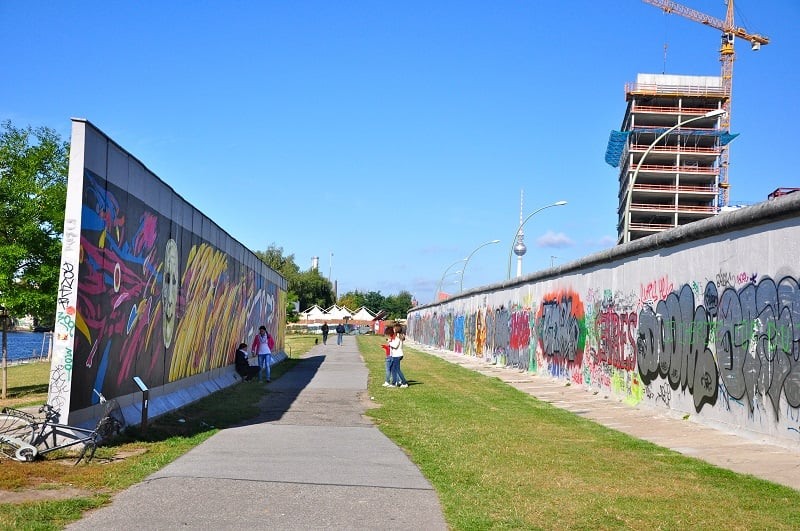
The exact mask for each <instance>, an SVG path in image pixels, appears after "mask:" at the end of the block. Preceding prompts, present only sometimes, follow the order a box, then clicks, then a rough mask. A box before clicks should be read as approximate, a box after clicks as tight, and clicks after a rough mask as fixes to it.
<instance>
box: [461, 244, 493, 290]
mask: <svg viewBox="0 0 800 531" xmlns="http://www.w3.org/2000/svg"><path fill="white" fill-rule="evenodd" d="M493 243H500V240H492V241H490V242H486V243H482V244H480V245H479V246H477V247H476V248H475V250H474V251H472V252H471V253H469V256H467V257H466V258H465V259H464V267H462V268H461V285H460V286H459V288H458V291H459V292H462V291H464V270H465V269H466V268H467V264H468V263H469V259H470V258H472V255H473V254H475V253H476V252H478V249H482V248H484V247H486V246H487V245H491V244H493Z"/></svg>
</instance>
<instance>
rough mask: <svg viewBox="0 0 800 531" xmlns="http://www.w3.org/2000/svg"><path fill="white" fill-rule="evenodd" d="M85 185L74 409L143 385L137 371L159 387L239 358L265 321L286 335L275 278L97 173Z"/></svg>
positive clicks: (72, 372) (74, 318)
mask: <svg viewBox="0 0 800 531" xmlns="http://www.w3.org/2000/svg"><path fill="white" fill-rule="evenodd" d="M83 185H84V186H83V207H82V216H81V219H82V222H81V230H80V264H79V268H78V272H77V279H76V280H77V286H79V290H78V292H77V304H76V306H75V308H64V309H63V316H62V319H69V320H70V321H71V324H70V328H71V330H72V333H73V334H74V339H73V345H74V347H73V351H72V355H71V363H70V365H69V367H65V369H64V372H65V374H64V377H63V379H64V381H68V382H70V387H71V402H70V407H71V409H80V408H82V407H86V406H89V405H91V404H92V403H96V400H97V397H96V395H95V393H93V391H92V390H93V389H97V390H99V391H101V392H102V393H103V394H104V395H105V396H107V397H114V396H119V395H124V394H127V393H131V392H135V391H136V387H135V384H134V383H133V381H132V378H133V377H134V376H139V377H140V378H141V379H142V380H144V381H145V382H146V383H147V384H148V386H149V387H151V388H152V387H157V386H160V385H164V384H166V383H169V382H173V381H176V380H179V379H181V378H186V377H188V376H193V375H196V374H200V373H202V372H205V371H208V370H210V369H214V368H218V367H223V366H225V365H229V364H231V363H232V362H233V355H234V349H235V345H237V344H238V343H239V342H240V341H247V338H249V337H251V336H252V335H254V334H255V330H256V329H257V328H258V326H260V325H261V324H266V325H267V326H268V329H269V330H270V331H271V333H272V334H273V335H276V337H282V335H279V334H277V324H278V323H280V322H282V318H281V315H280V314H281V313H282V312H281V311H280V310H279V309H280V308H283V305H281V298H282V296H281V294H280V293H279V290H278V287H277V286H276V285H275V284H272V283H269V282H267V281H266V280H265V279H264V278H263V277H262V276H260V275H257V274H256V272H255V271H253V270H251V269H249V268H247V267H245V266H244V265H243V264H241V263H240V262H238V261H236V260H235V259H234V257H232V256H230V255H227V254H225V253H223V252H222V251H220V250H218V249H215V248H214V247H213V246H212V245H210V244H209V243H208V242H206V241H203V240H202V239H201V237H200V236H198V235H197V234H194V233H193V232H191V231H189V230H187V229H185V228H183V227H181V226H180V225H178V224H177V223H175V222H174V221H172V220H170V219H169V218H166V217H164V216H161V215H160V214H158V213H157V212H155V211H154V210H152V209H151V208H149V207H148V205H147V204H145V203H144V202H143V201H141V200H140V199H138V198H136V197H135V196H133V195H131V194H128V193H126V192H124V191H123V190H121V189H119V188H118V187H116V186H115V185H113V184H111V183H109V182H107V181H105V180H104V179H101V178H100V177H98V176H97V175H94V174H92V173H91V172H89V171H87V172H86V173H85V175H84V182H83ZM62 276H65V275H63V273H62ZM69 276H70V277H71V278H74V274H70V275H69ZM70 282H71V283H73V282H74V281H73V280H71V281H70ZM280 346H281V345H279V347H280Z"/></svg>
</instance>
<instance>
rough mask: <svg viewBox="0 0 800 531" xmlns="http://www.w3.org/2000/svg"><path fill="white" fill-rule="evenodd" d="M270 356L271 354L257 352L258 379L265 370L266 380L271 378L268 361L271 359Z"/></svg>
mask: <svg viewBox="0 0 800 531" xmlns="http://www.w3.org/2000/svg"><path fill="white" fill-rule="evenodd" d="M270 358H272V355H271V354H259V355H258V368H259V369H260V370H259V371H258V379H259V380H260V379H261V373H262V372H263V371H266V373H267V381H269V380H271V378H270V361H272V360H271V359H270Z"/></svg>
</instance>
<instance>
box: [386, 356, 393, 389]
mask: <svg viewBox="0 0 800 531" xmlns="http://www.w3.org/2000/svg"><path fill="white" fill-rule="evenodd" d="M386 383H392V358H391V357H390V356H386Z"/></svg>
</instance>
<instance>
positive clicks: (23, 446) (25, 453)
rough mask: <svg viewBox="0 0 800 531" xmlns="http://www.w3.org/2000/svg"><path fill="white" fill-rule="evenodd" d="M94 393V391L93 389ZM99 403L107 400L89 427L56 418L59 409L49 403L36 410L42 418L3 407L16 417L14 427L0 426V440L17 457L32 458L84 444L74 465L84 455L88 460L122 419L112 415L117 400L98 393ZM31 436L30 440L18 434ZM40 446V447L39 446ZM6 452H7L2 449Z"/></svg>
mask: <svg viewBox="0 0 800 531" xmlns="http://www.w3.org/2000/svg"><path fill="white" fill-rule="evenodd" d="M95 392H96V393H97V391H95ZM97 394H98V396H100V399H101V403H102V404H106V411H105V414H104V415H103V416H102V417H101V419H100V420H99V421H98V423H97V425H96V426H95V427H94V428H92V429H89V428H82V427H78V426H70V425H68V424H62V423H60V422H58V412H57V411H56V410H55V409H54V408H53V407H52V406H51V405H49V404H45V405H43V406H42V407H41V408H40V409H39V413H43V414H44V418H37V417H34V416H33V415H31V414H29V413H26V412H24V411H20V410H17V409H12V408H3V410H2V415H3V416H4V417H6V418H14V419H18V420H15V421H14V422H13V424H14V425H15V426H14V431H3V430H0V444H2V445H3V446H5V447H6V449H8V448H11V449H13V450H14V452H13V455H11V454H9V455H11V456H12V457H14V459H17V460H18V461H33V460H34V459H35V458H36V456H37V455H45V454H48V453H50V452H55V451H57V450H64V449H67V448H71V447H73V446H77V445H79V444H80V445H83V446H82V448H81V450H80V454H79V455H78V460H77V461H76V462H75V464H76V465H77V464H78V463H80V462H81V461H82V460H83V459H84V457H86V456H87V453H86V452H87V451H89V454H88V457H86V461H91V460H92V458H93V457H94V453H95V450H97V445H98V443H99V442H100V441H101V440H102V439H103V438H105V437H106V436H108V435H111V434H112V433H114V432H116V433H119V432H120V431H121V429H122V427H123V425H124V424H123V423H122V422H120V420H119V419H118V418H117V417H115V416H114V410H115V408H117V405H116V402H115V401H111V402H108V401H106V399H105V397H103V395H101V394H100V393H97ZM23 436H24V437H25V438H26V439H27V438H30V441H28V440H23V439H21V438H20V437H23ZM40 447H41V448H40ZM4 453H7V454H8V452H4Z"/></svg>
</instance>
